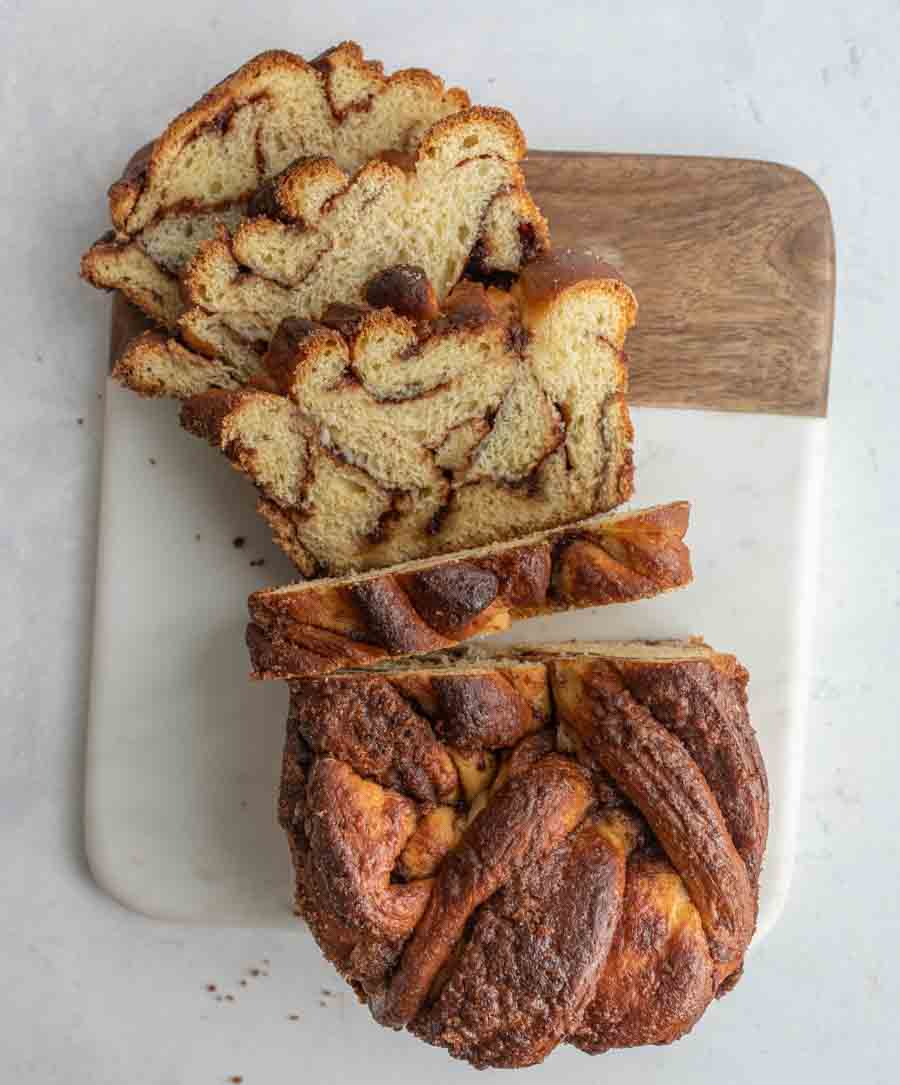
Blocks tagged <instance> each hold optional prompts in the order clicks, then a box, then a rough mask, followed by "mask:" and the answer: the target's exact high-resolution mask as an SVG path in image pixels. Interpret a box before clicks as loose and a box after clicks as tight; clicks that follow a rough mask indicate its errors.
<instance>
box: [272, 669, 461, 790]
mask: <svg viewBox="0 0 900 1085" xmlns="http://www.w3.org/2000/svg"><path fill="white" fill-rule="evenodd" d="M326 710H327V711H326ZM290 712H291V714H290V720H291V724H292V728H294V727H295V728H296V731H297V733H298V734H299V735H301V736H302V737H303V738H304V740H305V741H306V743H307V745H308V746H309V748H310V749H311V750H312V751H314V752H315V753H317V754H319V755H320V756H325V755H328V756H330V757H335V758H337V759H338V760H340V761H343V762H346V763H347V764H348V765H349V766H350V767H351V768H352V769H353V770H354V771H355V772H357V773H358V774H359V775H361V776H365V777H367V778H369V779H372V780H375V781H376V782H377V783H379V784H381V785H382V787H389V788H395V789H398V790H400V791H402V792H404V793H405V794H407V795H410V796H411V797H412V798H414V799H416V800H417V801H419V802H431V803H435V802H455V801H456V799H457V797H458V791H459V785H458V779H457V775H456V769H455V768H454V765H453V762H452V760H451V759H450V756H449V754H448V753H447V751H446V750H445V749H444V747H443V746H442V745H441V744H440V743H439V742H437V741H436V740H435V736H434V734H433V733H432V730H431V725H430V724H429V723H428V721H427V719H425V718H424V717H422V716H421V715H420V714H418V713H417V712H415V711H414V709H413V708H412V707H411V706H410V705H409V704H408V702H407V701H406V700H405V699H404V698H403V697H401V696H400V695H399V694H398V693H397V691H396V689H395V688H394V687H393V686H392V685H391V684H390V682H388V681H386V680H385V679H384V678H380V677H376V676H374V675H371V676H369V677H368V678H364V679H360V678H354V679H346V678H343V679H342V678H333V677H331V678H320V679H315V680H313V681H309V682H303V683H302V684H301V683H297V684H296V685H294V686H293V687H292V689H291V710H290Z"/></svg>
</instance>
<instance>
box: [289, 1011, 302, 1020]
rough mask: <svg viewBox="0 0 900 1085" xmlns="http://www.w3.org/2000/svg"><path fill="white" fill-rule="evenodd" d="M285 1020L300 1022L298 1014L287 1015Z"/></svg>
mask: <svg viewBox="0 0 900 1085" xmlns="http://www.w3.org/2000/svg"><path fill="white" fill-rule="evenodd" d="M287 1019H288V1021H299V1020H300V1014H299V1013H289V1014H288V1017H287Z"/></svg>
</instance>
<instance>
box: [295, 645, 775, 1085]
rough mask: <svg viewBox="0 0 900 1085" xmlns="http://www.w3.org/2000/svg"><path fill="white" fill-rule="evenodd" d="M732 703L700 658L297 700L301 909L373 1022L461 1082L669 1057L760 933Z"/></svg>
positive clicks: (758, 810)
mask: <svg viewBox="0 0 900 1085" xmlns="http://www.w3.org/2000/svg"><path fill="white" fill-rule="evenodd" d="M746 684H747V672H746V671H745V670H744V669H743V668H742V667H741V666H740V664H738V663H737V661H736V660H735V659H734V658H733V657H732V656H725V655H719V654H717V653H715V652H713V651H712V650H711V649H709V648H708V647H706V646H705V645H703V644H699V643H696V642H692V643H684V644H675V645H673V644H668V645H587V646H586V645H573V646H571V647H569V649H568V650H558V651H557V652H556V653H553V652H552V651H551V650H549V649H547V650H536V651H535V652H533V653H532V658H527V657H526V655H525V654H524V653H520V654H519V655H513V656H508V657H505V658H500V657H497V658H494V659H492V660H490V661H484V662H481V663H467V662H458V661H453V662H444V663H441V664H437V665H433V664H430V663H422V664H419V665H418V666H409V665H407V666H404V667H401V666H400V665H399V664H396V665H394V666H389V665H383V666H382V668H381V669H380V670H379V671H377V672H375V673H373V672H368V673H363V672H347V671H345V672H338V673H336V674H334V675H331V676H329V677H320V678H310V679H304V680H302V681H297V682H294V683H292V685H291V714H290V718H289V721H288V734H287V742H286V748H285V759H284V771H283V778H282V790H281V799H280V817H281V821H282V824H283V825H284V827H285V828H286V830H287V832H288V838H289V841H290V844H291V850H292V854H293V858H294V864H295V869H296V875H297V906H298V911H299V912H300V914H301V915H303V917H304V918H305V919H306V920H307V922H308V923H309V926H310V928H311V930H312V932H313V934H314V936H315V937H316V939H317V940H318V942H319V944H320V946H321V947H322V949H323V951H324V952H325V954H326V956H328V958H329V959H330V960H331V961H332V962H333V963H334V964H335V965H336V966H337V967H338V969H339V970H340V971H341V973H342V974H343V975H344V976H345V977H346V978H347V980H348V981H349V982H350V983H351V984H352V985H353V987H354V988H355V990H356V992H357V994H358V995H359V997H360V998H361V999H362V1000H363V1001H365V1002H367V1003H368V1004H369V1006H370V1008H371V1010H372V1013H373V1015H374V1016H375V1017H376V1019H378V1020H379V1021H380V1022H381V1023H382V1024H385V1025H388V1026H391V1027H394V1028H400V1027H407V1028H409V1029H410V1030H411V1031H412V1032H413V1033H415V1034H416V1035H417V1036H419V1037H421V1038H422V1039H424V1040H426V1041H427V1042H429V1043H433V1044H437V1045H439V1046H443V1047H446V1048H447V1049H448V1050H449V1051H450V1053H451V1054H453V1055H455V1056H457V1057H459V1058H464V1059H466V1060H468V1061H469V1062H471V1063H473V1064H474V1065H476V1066H480V1067H483V1066H525V1065H531V1064H533V1063H536V1062H539V1061H541V1060H542V1059H543V1058H544V1057H545V1056H546V1055H547V1054H548V1053H549V1052H550V1051H551V1050H552V1049H553V1048H554V1047H555V1046H556V1045H557V1044H558V1043H560V1042H563V1041H566V1042H570V1043H574V1044H576V1045H577V1046H578V1047H580V1048H581V1049H582V1050H585V1051H588V1052H600V1051H604V1050H607V1049H608V1048H612V1047H625V1046H632V1045H635V1044H642V1043H666V1042H670V1041H672V1040H674V1039H677V1038H678V1037H679V1036H682V1035H683V1034H684V1033H685V1032H687V1031H688V1030H689V1029H690V1028H691V1027H692V1026H693V1025H694V1023H695V1022H696V1021H697V1020H698V1018H699V1017H700V1016H701V1014H702V1013H703V1011H704V1010H705V1008H706V1006H707V1005H708V1004H709V1002H710V1001H711V999H712V998H713V997H714V996H715V995H716V994H717V993H718V994H721V993H724V991H726V990H728V989H730V987H731V986H733V984H734V983H735V982H736V980H737V978H738V976H739V974H740V971H741V968H742V962H743V956H744V952H745V950H746V948H747V945H748V944H749V941H750V938H751V937H752V934H753V930H754V927H755V923H756V910H757V887H758V880H759V873H760V868H761V863H762V857H763V851H764V848H765V842H766V834H767V827H768V790H767V784H766V775H765V769H764V766H763V763H762V759H761V756H760V752H759V748H758V746H757V743H756V739H755V737H754V734H753V730H752V727H751V726H750V722H749V718H748V714H747V699H746Z"/></svg>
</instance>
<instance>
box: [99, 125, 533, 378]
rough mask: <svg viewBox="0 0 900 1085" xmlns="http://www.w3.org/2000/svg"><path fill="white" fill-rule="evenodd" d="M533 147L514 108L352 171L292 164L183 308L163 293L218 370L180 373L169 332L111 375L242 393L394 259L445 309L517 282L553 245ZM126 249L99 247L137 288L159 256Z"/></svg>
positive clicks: (438, 130) (192, 280)
mask: <svg viewBox="0 0 900 1085" xmlns="http://www.w3.org/2000/svg"><path fill="white" fill-rule="evenodd" d="M524 151H525V141H524V139H523V137H522V133H521V131H520V130H519V127H518V125H517V124H516V123H515V121H514V120H513V118H512V117H511V116H510V115H509V114H508V113H505V112H504V111H503V110H498V109H480V108H473V109H466V110H463V111H461V112H459V113H456V114H454V115H453V116H451V117H447V118H445V119H444V120H442V121H440V122H438V123H436V124H435V125H433V126H432V127H431V128H429V129H428V130H427V131H426V133H425V134H424V136H423V138H422V139H421V141H420V143H419V144H418V147H417V149H416V152H415V154H414V155H413V154H401V153H399V152H393V151H392V152H385V153H382V154H380V155H378V156H377V157H375V158H373V159H372V160H370V161H369V162H368V163H367V164H366V165H365V166H363V167H362V168H361V169H360V170H359V171H358V172H357V173H356V174H355V175H354V176H352V177H351V176H349V175H348V174H347V173H345V172H344V171H343V170H341V169H340V168H339V166H338V165H337V163H336V162H335V161H334V160H333V159H330V158H325V157H321V156H319V157H309V158H305V159H302V160H300V161H299V162H297V163H294V164H293V165H291V166H289V167H288V168H287V169H286V170H285V171H283V172H282V173H281V174H279V175H277V176H276V177H275V178H273V179H272V180H271V181H270V182H269V183H268V184H266V185H265V186H263V188H262V189H261V190H260V191H259V192H258V193H256V195H255V196H254V197H253V199H252V200H251V202H250V205H249V211H250V217H248V218H246V219H245V220H243V221H242V222H241V223H240V224H239V225H237V226H236V227H235V229H234V231H233V236H229V234H228V233H227V232H225V231H224V230H222V231H220V233H219V235H218V236H217V237H216V238H214V239H212V240H207V241H204V242H203V243H201V244H200V245H199V248H198V251H197V254H196V256H195V257H194V259H193V260H192V261H191V262H190V264H189V265H188V266H187V268H186V269H185V270H184V273H183V282H182V293H183V295H184V297H185V299H186V300H187V304H188V308H187V310H186V311H184V312H181V310H180V306H181V304H182V298H181V294H179V293H178V291H177V290H174V291H173V292H172V295H171V296H169V295H165V296H161V297H160V304H161V305H164V306H165V307H166V310H167V312H175V313H176V322H177V326H178V329H179V331H180V335H181V338H182V340H183V342H184V344H186V345H187V346H188V347H189V348H191V349H192V350H194V351H195V352H197V353H199V354H201V355H204V356H206V357H210V358H215V359H217V360H218V364H219V365H220V367H221V369H222V373H221V375H217V371H216V368H215V366H209V365H206V366H204V365H202V364H199V365H193V366H191V365H188V366H186V367H184V366H182V365H180V364H179V363H180V362H181V361H183V358H182V355H181V353H180V352H179V351H178V350H177V348H176V347H175V346H173V345H172V343H171V342H170V341H166V340H165V339H164V338H163V337H161V336H158V337H157V339H156V340H155V341H154V350H153V352H152V353H149V352H148V347H147V344H146V343H145V344H143V345H142V346H141V348H140V350H138V351H137V352H136V353H135V354H133V355H130V356H129V357H128V358H127V359H126V361H125V363H124V364H123V365H122V366H119V367H117V369H116V370H115V373H114V375H115V376H116V377H117V378H118V379H120V380H121V381H122V382H123V383H125V384H127V385H128V386H129V387H131V388H132V389H133V390H135V391H137V392H138V393H140V394H142V395H165V394H168V395H174V396H183V395H184V394H185V388H190V389H192V390H193V391H194V392H200V391H205V390H207V389H208V388H210V387H218V388H228V387H235V386H240V385H241V384H245V383H247V382H248V381H249V380H250V379H251V378H252V377H253V376H254V375H255V374H258V373H259V371H260V368H261V362H262V359H261V355H262V353H263V352H264V351H265V349H266V347H267V346H268V344H269V342H270V341H271V339H272V338H273V336H274V334H275V331H276V330H277V328H278V326H279V324H280V323H281V322H282V321H283V320H284V319H286V318H290V317H300V318H319V317H320V316H321V315H322V314H323V312H324V311H325V309H326V308H327V307H328V306H329V305H331V304H334V303H344V304H355V303H359V302H361V301H362V300H363V295H364V290H365V286H366V284H367V283H368V282H369V280H370V279H371V278H372V277H373V275H375V274H376V273H379V272H383V271H384V270H385V269H387V268H389V267H392V266H395V265H398V264H409V265H415V266H417V267H419V268H421V269H422V270H423V271H424V273H425V275H426V276H427V277H428V279H429V281H430V283H431V288H432V290H433V291H434V294H435V297H436V300H437V302H438V303H441V302H443V301H444V300H445V299H446V297H447V295H448V293H449V292H450V290H451V289H452V288H453V287H454V286H455V285H456V283H457V282H458V280H459V279H460V277H461V276H462V274H463V272H464V271H466V272H468V273H469V274H470V275H476V276H479V277H481V278H494V279H496V278H497V277H498V276H503V277H505V279H506V280H507V281H508V280H510V279H511V278H512V277H514V275H515V274H516V273H517V272H518V271H519V269H520V268H521V267H522V266H523V264H525V263H526V262H527V261H529V260H531V259H533V258H534V257H536V256H537V255H538V254H540V253H541V252H543V251H544V250H545V249H546V248H547V245H548V235H547V226H546V223H545V222H544V219H543V217H542V216H541V214H540V212H539V211H538V209H537V208H536V207H535V205H534V202H533V201H532V200H531V197H530V196H529V195H528V192H527V190H526V189H525V185H524V180H523V177H522V174H521V171H520V170H519V167H518V165H517V162H518V161H519V159H520V158H521V157H522V155H523V154H524ZM118 246H119V243H118V242H117V241H115V240H113V241H109V242H106V243H104V245H103V246H102V247H101V248H102V251H103V252H104V253H110V254H112V253H116V254H118V255H117V259H119V260H120V261H121V262H122V264H123V267H124V265H125V263H126V261H127V262H128V263H129V268H130V267H131V265H134V270H130V271H129V275H130V279H129V282H131V281H132V280H134V281H135V282H138V280H139V266H143V265H144V264H145V263H146V261H147V260H148V259H149V257H148V256H147V255H146V254H145V253H143V252H140V253H135V252H133V251H131V250H129V251H128V252H127V253H126V252H125V250H122V251H121V252H119V248H118ZM99 251H100V250H99V249H98V252H99ZM179 312H180V316H179V315H178V313H179ZM182 368H187V370H188V372H187V373H185V372H181V369H182ZM169 371H171V374H172V379H171V381H169V382H165V381H163V380H162V379H161V375H162V374H163V373H165V372H169Z"/></svg>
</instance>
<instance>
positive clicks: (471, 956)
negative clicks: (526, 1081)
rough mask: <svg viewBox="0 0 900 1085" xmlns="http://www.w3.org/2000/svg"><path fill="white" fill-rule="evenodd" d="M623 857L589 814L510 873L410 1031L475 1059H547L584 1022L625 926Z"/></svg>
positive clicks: (508, 1062)
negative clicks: (540, 856)
mask: <svg viewBox="0 0 900 1085" xmlns="http://www.w3.org/2000/svg"><path fill="white" fill-rule="evenodd" d="M625 859H626V855H624V854H623V853H622V852H621V851H620V850H619V849H617V848H616V847H615V846H614V844H613V843H612V842H611V841H610V840H609V839H608V838H607V837H605V836H604V835H603V834H602V833H601V832H600V831H599V830H598V826H597V824H596V823H595V821H594V819H593V818H587V819H586V820H585V821H584V822H582V824H581V825H580V826H579V828H578V829H577V830H576V831H575V832H574V833H572V834H571V835H570V836H567V837H566V838H565V839H564V840H563V841H562V842H561V843H559V844H558V845H557V846H556V847H555V848H554V849H553V850H552V851H551V852H550V853H549V854H547V855H545V856H544V858H543V859H542V860H541V861H539V862H533V863H531V864H530V865H528V866H526V867H525V868H524V869H523V870H522V871H521V872H520V873H519V874H517V875H515V876H513V877H512V878H511V879H510V880H509V881H508V882H507V883H506V884H505V885H504V886H503V887H502V888H501V889H500V891H499V892H498V893H496V894H495V895H494V896H493V897H492V898H491V899H490V900H489V901H488V902H487V904H485V905H484V907H483V908H481V909H480V910H479V912H478V915H477V918H476V921H475V924H474V926H473V929H472V932H471V935H470V936H469V937H468V938H467V940H466V942H465V946H464V948H463V949H462V952H461V953H460V954H459V956H458V958H457V960H456V962H455V967H454V968H453V969H452V972H451V974H450V976H449V978H448V980H447V982H446V983H445V984H444V986H443V987H442V989H441V991H440V994H439V995H438V997H437V999H436V1000H435V1001H434V1003H433V1004H432V1005H430V1006H428V1007H426V1008H425V1009H424V1010H423V1011H422V1012H421V1013H420V1014H418V1015H417V1017H416V1018H415V1019H414V1021H413V1023H412V1025H411V1031H412V1032H414V1033H415V1034H416V1035H417V1036H420V1037H421V1038H422V1039H423V1040H426V1041H427V1042H428V1043H431V1044H436V1045H438V1046H440V1047H446V1048H447V1049H448V1050H449V1051H450V1052H451V1053H452V1054H453V1055H454V1056H455V1057H456V1058H460V1059H466V1060H467V1061H468V1062H470V1063H472V1065H473V1066H478V1067H481V1066H504V1067H515V1066H532V1065H534V1064H535V1063H538V1062H541V1061H542V1060H543V1059H544V1058H545V1057H546V1056H547V1055H548V1054H549V1053H550V1051H552V1050H553V1048H554V1047H556V1045H557V1044H558V1043H559V1042H560V1040H561V1039H563V1038H564V1037H565V1036H567V1035H568V1034H569V1033H571V1032H572V1031H573V1030H574V1029H575V1028H576V1027H577V1025H578V1023H579V1021H580V1020H581V1017H582V1014H583V1012H584V1008H585V1004H586V1003H587V1001H588V1000H589V999H590V997H591V995H592V992H593V989H594V985H595V983H596V977H597V974H598V972H600V971H601V970H602V968H603V964H604V961H605V960H606V957H607V954H608V952H609V947H610V943H611V942H612V938H613V935H614V933H615V931H616V928H617V926H618V925H619V920H620V916H621V910H622V895H623V890H624V886H625ZM498 1005H502V1006H503V1014H502V1016H501V1015H498V1014H497V1013H496V1011H495V1007H496V1006H498Z"/></svg>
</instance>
